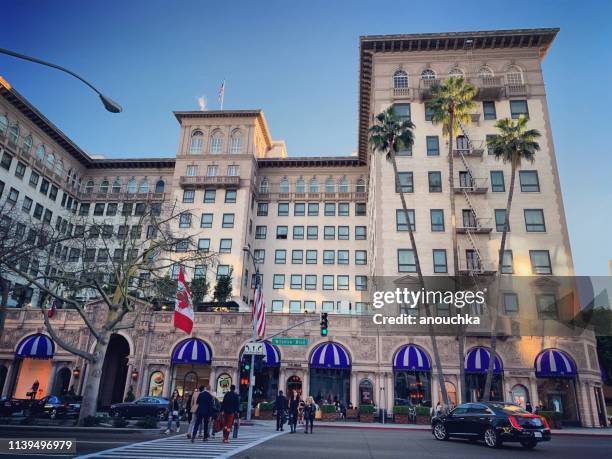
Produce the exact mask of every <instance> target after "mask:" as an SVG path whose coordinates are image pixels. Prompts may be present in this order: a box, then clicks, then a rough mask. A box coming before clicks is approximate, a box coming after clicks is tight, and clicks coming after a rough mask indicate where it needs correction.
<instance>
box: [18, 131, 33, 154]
mask: <svg viewBox="0 0 612 459" xmlns="http://www.w3.org/2000/svg"><path fill="white" fill-rule="evenodd" d="M21 148H23V151H25V152H26V153H29V152H30V150H32V136H31V135H28V136H26V137H24V139H23V145H22V147H21Z"/></svg>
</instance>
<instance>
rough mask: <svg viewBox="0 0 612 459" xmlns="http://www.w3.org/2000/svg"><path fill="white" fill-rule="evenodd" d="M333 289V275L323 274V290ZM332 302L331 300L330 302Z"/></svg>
mask: <svg viewBox="0 0 612 459" xmlns="http://www.w3.org/2000/svg"><path fill="white" fill-rule="evenodd" d="M333 289H334V276H331V275H328V274H326V275H324V276H323V290H333ZM331 303H332V304H333V301H332V302H331Z"/></svg>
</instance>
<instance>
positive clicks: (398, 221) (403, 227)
mask: <svg viewBox="0 0 612 459" xmlns="http://www.w3.org/2000/svg"><path fill="white" fill-rule="evenodd" d="M407 210H408V219H410V229H412V231H416V225H415V221H414V209H407ZM395 229H396V231H408V220H407V219H406V214H405V213H404V209H397V210H396V211H395Z"/></svg>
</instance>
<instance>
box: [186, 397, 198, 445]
mask: <svg viewBox="0 0 612 459" xmlns="http://www.w3.org/2000/svg"><path fill="white" fill-rule="evenodd" d="M199 394H200V391H199V390H198V388H197V387H196V388H195V389H194V390H193V392H192V393H191V395H190V396H189V399H188V400H187V408H186V409H187V419H188V420H189V427H187V438H191V433H192V432H193V427H194V426H195V421H196V414H195V413H196V410H197V409H198V395H199Z"/></svg>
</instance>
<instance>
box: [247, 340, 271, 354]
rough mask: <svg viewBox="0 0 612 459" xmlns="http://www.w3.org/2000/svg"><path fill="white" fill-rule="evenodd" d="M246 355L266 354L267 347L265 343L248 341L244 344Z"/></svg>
mask: <svg viewBox="0 0 612 459" xmlns="http://www.w3.org/2000/svg"><path fill="white" fill-rule="evenodd" d="M244 354H245V355H253V354H254V355H266V347H265V346H264V343H253V342H250V343H246V344H245V345H244Z"/></svg>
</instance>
